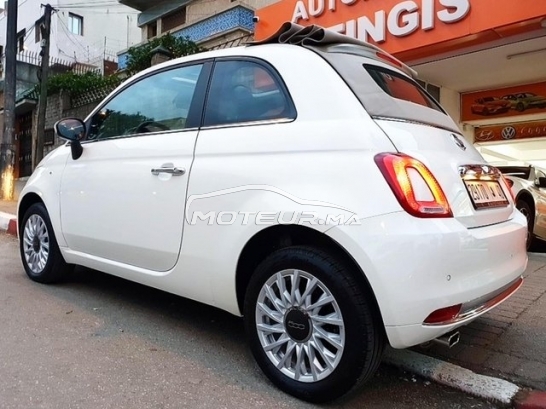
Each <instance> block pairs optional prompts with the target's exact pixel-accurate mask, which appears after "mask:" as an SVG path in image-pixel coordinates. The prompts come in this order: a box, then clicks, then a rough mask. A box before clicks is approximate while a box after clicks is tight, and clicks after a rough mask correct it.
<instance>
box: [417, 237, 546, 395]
mask: <svg viewBox="0 0 546 409" xmlns="http://www.w3.org/2000/svg"><path fill="white" fill-rule="evenodd" d="M543 247H546V246H543ZM524 276H525V283H524V285H523V286H522V288H520V290H519V291H518V292H517V293H516V294H515V295H513V296H512V297H511V298H510V299H509V300H507V301H506V302H504V303H503V304H501V305H500V306H499V307H497V308H496V309H494V310H493V311H491V312H489V313H487V314H485V315H483V316H482V317H480V318H479V319H477V320H476V321H474V322H473V323H471V324H470V325H468V326H466V327H463V328H461V330H460V331H461V341H460V343H459V344H458V345H456V346H454V347H453V348H452V349H447V348H445V347H441V346H439V345H433V346H432V347H431V348H430V349H428V350H423V349H422V348H416V349H415V350H416V351H417V352H420V353H423V354H427V355H429V356H432V357H435V358H439V359H443V360H446V361H449V362H451V363H454V364H457V365H460V366H462V367H465V368H468V369H470V370H473V371H474V372H477V373H480V374H483V375H490V376H495V377H500V378H504V379H506V380H509V381H512V382H514V383H516V384H519V385H522V386H527V387H531V388H534V389H538V390H546V319H545V318H546V254H539V253H531V254H529V265H528V267H527V270H526V271H525V274H524Z"/></svg>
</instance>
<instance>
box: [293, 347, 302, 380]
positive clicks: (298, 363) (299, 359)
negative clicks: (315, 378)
mask: <svg viewBox="0 0 546 409" xmlns="http://www.w3.org/2000/svg"><path fill="white" fill-rule="evenodd" d="M302 364H303V347H302V346H301V345H300V344H296V367H295V379H296V381H298V380H299V379H300V377H301V375H302V373H301V366H302Z"/></svg>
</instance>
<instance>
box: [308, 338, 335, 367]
mask: <svg viewBox="0 0 546 409" xmlns="http://www.w3.org/2000/svg"><path fill="white" fill-rule="evenodd" d="M312 340H313V341H312V342H311V343H310V344H311V347H313V348H314V349H315V351H317V352H318V353H319V355H320V357H321V358H322V360H323V361H324V362H325V363H326V366H327V367H328V369H330V370H333V369H334V365H333V363H332V362H331V359H332V356H331V354H328V355H327V354H326V351H327V349H326V348H324V346H323V345H322V343H321V342H320V340H319V339H318V338H317V337H315V336H313V338H312Z"/></svg>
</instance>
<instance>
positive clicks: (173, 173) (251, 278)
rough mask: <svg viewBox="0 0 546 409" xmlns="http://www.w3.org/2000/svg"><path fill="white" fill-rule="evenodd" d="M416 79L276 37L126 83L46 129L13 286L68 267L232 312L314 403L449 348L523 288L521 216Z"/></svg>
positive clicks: (285, 385) (353, 53) (356, 56)
mask: <svg viewBox="0 0 546 409" xmlns="http://www.w3.org/2000/svg"><path fill="white" fill-rule="evenodd" d="M413 76H414V72H413V71H412V70H411V69H409V68H408V67H406V66H405V65H404V64H402V63H400V62H399V61H398V60H396V59H395V58H393V57H392V56H390V55H388V54H386V53H385V52H383V51H381V50H380V49H378V48H376V47H374V46H372V45H369V44H366V43H362V42H359V41H356V40H353V39H350V38H348V37H345V36H341V35H337V34H334V33H332V32H328V31H326V30H323V29H320V28H316V27H314V28H312V29H306V30H302V29H301V28H300V27H297V26H294V25H286V26H285V27H283V29H282V30H281V31H280V32H279V33H277V34H276V35H275V36H273V37H272V38H270V39H268V40H267V41H264V42H262V43H260V44H252V45H248V46H245V47H241V48H233V49H224V50H216V51H211V52H205V53H201V54H197V55H192V56H187V57H184V58H181V59H177V60H174V61H169V62H167V63H164V64H163V65H159V66H155V67H152V68H150V69H148V70H147V71H145V72H142V73H140V74H138V75H136V76H134V77H132V78H130V79H128V80H127V81H126V82H125V83H124V84H122V85H121V86H120V87H119V88H118V89H116V90H115V91H114V92H113V93H112V94H111V95H109V96H108V97H107V98H106V99H105V100H104V102H102V103H101V104H100V105H99V106H98V107H97V108H96V109H95V110H94V111H93V112H92V113H91V114H90V115H89V117H88V118H87V119H85V120H84V121H81V120H78V119H66V120H63V121H60V122H59V123H58V124H57V125H56V129H57V133H58V135H59V136H60V137H61V138H64V139H65V140H66V141H67V142H66V144H65V145H63V146H61V147H59V148H58V149H56V150H55V151H53V152H52V153H50V154H49V155H48V156H47V157H46V158H45V159H44V160H43V161H42V162H41V163H40V165H39V166H38V167H37V169H36V170H35V172H34V174H33V175H32V177H31V178H30V180H29V181H28V183H27V185H26V187H25V188H24V191H23V192H22V194H21V198H20V202H19V207H18V221H19V226H20V230H19V235H20V252H21V258H22V262H23V265H24V269H25V270H26V273H27V274H28V276H29V277H30V278H31V279H32V280H35V281H38V282H42V283H52V282H55V281H57V280H59V279H61V278H62V277H63V276H64V275H65V274H66V272H67V271H69V270H70V268H71V267H72V266H74V265H80V266H85V267H88V268H91V269H96V270H100V271H103V272H106V273H109V274H113V275H116V276H119V277H122V278H125V279H128V280H132V281H135V282H138V283H142V284H145V285H148V286H152V287H155V288H158V289H161V290H164V291H168V292H171V293H174V294H177V295H180V296H183V297H187V298H190V299H193V300H197V301H200V302H203V303H206V304H209V305H212V306H215V307H217V308H220V309H223V310H226V311H229V312H230V313H233V314H236V315H239V316H243V317H244V322H245V327H246V331H247V333H248V341H249V345H250V348H251V350H252V352H253V354H254V356H255V359H256V361H257V362H258V364H259V366H260V367H261V369H262V370H263V372H264V373H265V374H266V375H267V377H269V379H270V380H271V381H272V382H273V383H274V384H275V385H277V386H278V387H279V388H281V389H282V390H284V391H286V392H288V393H290V394H292V395H295V396H297V397H299V398H301V399H305V400H308V401H314V402H323V401H327V400H331V399H335V398H337V397H339V396H341V395H343V394H345V393H347V392H349V391H350V390H352V389H354V388H355V387H357V386H358V385H359V384H361V383H362V382H364V381H366V380H367V379H369V378H370V377H371V376H372V375H373V373H374V371H375V370H376V368H377V367H378V365H379V363H380V361H381V356H382V352H383V349H384V346H385V345H386V344H390V345H391V346H392V347H394V348H407V347H411V346H413V345H417V344H421V343H424V342H427V341H430V340H433V339H437V338H439V337H443V338H442V339H448V340H449V341H448V342H451V343H453V342H456V339H457V333H456V332H454V331H455V330H456V329H457V328H458V327H460V326H461V325H464V324H467V323H469V322H470V321H472V320H474V319H475V318H476V317H478V316H480V315H481V314H483V313H485V312H486V311H488V310H490V309H491V308H493V307H495V306H496V305H498V304H499V303H501V302H502V301H503V300H505V299H506V298H508V297H509V296H510V295H511V294H513V293H514V292H515V291H516V290H517V289H518V288H519V287H520V285H521V283H522V273H523V271H524V269H525V267H526V263H527V254H526V251H525V241H526V234H527V222H526V219H525V217H524V216H523V215H522V214H521V213H520V212H519V211H518V210H517V209H516V208H515V206H514V201H513V198H512V197H511V193H510V189H509V188H508V187H507V185H506V183H505V181H504V179H503V177H502V175H501V174H500V172H499V171H498V170H497V169H495V168H493V167H491V166H489V165H487V163H486V162H485V161H484V159H483V158H482V157H481V156H480V154H479V153H478V152H477V151H476V150H475V149H474V147H473V146H472V145H471V144H470V143H468V142H467V141H466V140H465V139H464V137H463V136H462V135H461V133H460V131H459V129H458V128H457V126H456V124H455V123H454V122H453V120H452V119H451V118H450V117H449V116H448V114H447V113H446V112H445V111H444V109H442V107H441V106H440V105H439V104H438V103H437V102H436V101H435V100H434V99H433V98H432V97H430V95H429V94H427V92H426V91H425V90H423V89H422V88H421V87H420V86H419V85H418V84H417V83H416V82H415V80H414V79H413V78H412V77H413ZM446 337H447V338H446Z"/></svg>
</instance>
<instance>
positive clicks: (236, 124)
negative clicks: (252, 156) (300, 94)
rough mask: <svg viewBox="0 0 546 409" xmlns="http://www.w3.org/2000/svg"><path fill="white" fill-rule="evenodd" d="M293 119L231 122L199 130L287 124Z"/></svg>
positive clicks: (203, 127) (293, 119)
mask: <svg viewBox="0 0 546 409" xmlns="http://www.w3.org/2000/svg"><path fill="white" fill-rule="evenodd" d="M295 120H296V119H295V118H278V119H266V120H263V121H249V122H234V123H231V124H224V125H210V126H202V127H201V130H202V131H206V130H209V129H225V128H243V127H247V126H257V125H274V124H287V123H290V122H294V121H295Z"/></svg>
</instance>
